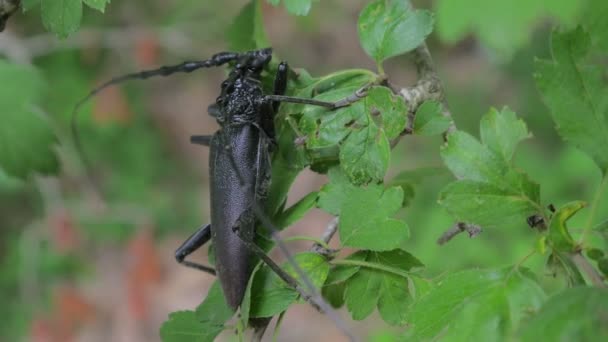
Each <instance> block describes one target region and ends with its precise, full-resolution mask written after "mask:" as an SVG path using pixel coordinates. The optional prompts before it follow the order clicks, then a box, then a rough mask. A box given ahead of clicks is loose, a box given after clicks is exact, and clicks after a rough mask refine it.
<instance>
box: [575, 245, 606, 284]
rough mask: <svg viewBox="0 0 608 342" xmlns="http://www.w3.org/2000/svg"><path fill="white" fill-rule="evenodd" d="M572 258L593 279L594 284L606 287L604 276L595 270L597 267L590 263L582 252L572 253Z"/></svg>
mask: <svg viewBox="0 0 608 342" xmlns="http://www.w3.org/2000/svg"><path fill="white" fill-rule="evenodd" d="M570 259H571V260H572V262H574V264H575V265H576V266H577V267H578V269H579V270H581V271H583V272H584V273H585V274H586V275H587V276H588V277H589V279H590V280H591V282H592V283H593V285H595V286H597V287H602V288H605V287H607V286H606V283H604V278H603V277H602V276H601V275H600V274H599V273H598V272H597V271H596V270H595V268H594V267H593V266H592V265H591V264H590V263H589V261H588V260H587V259H586V258H585V257H584V256H582V255H581V253H580V252H576V253H572V254H570Z"/></svg>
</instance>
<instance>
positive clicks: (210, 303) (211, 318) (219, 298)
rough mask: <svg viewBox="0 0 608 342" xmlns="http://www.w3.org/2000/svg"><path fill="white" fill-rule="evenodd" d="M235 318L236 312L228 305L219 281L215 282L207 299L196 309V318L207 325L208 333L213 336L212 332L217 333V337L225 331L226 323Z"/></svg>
mask: <svg viewBox="0 0 608 342" xmlns="http://www.w3.org/2000/svg"><path fill="white" fill-rule="evenodd" d="M232 316H234V311H233V310H232V309H231V308H230V307H229V306H228V304H227V303H226V299H225V297H224V292H223V291H222V286H221V285H220V282H219V281H217V280H216V281H215V282H213V285H211V288H210V289H209V292H208V293H207V297H205V300H204V301H203V302H202V303H201V304H200V305H199V306H198V307H197V308H196V318H197V320H198V321H199V322H200V323H203V324H205V326H206V330H207V333H208V334H209V335H211V334H213V333H212V332H211V331H210V330H213V331H216V332H217V334H216V335H215V336H217V335H218V334H219V333H220V332H222V330H224V323H226V321H228V320H229V319H230V318H231V317H232Z"/></svg>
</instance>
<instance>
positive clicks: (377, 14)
mask: <svg viewBox="0 0 608 342" xmlns="http://www.w3.org/2000/svg"><path fill="white" fill-rule="evenodd" d="M357 27H358V29H359V40H360V41H361V45H362V46H363V49H364V50H365V52H367V54H368V55H369V56H370V57H372V58H373V59H374V60H375V61H376V63H377V64H378V66H379V69H380V70H382V62H383V61H384V60H386V59H388V58H391V57H394V56H397V55H401V54H404V53H406V52H408V51H411V50H413V49H415V48H416V47H417V46H418V45H420V44H422V43H423V42H424V39H425V38H426V37H427V36H428V35H429V34H430V33H431V31H433V14H432V13H431V12H429V11H425V10H412V9H411V8H410V5H409V4H408V2H406V1H395V0H391V1H385V0H376V1H373V2H371V3H370V4H369V5H367V6H366V7H365V8H364V9H363V10H362V11H361V14H360V16H359V23H358V26H357Z"/></svg>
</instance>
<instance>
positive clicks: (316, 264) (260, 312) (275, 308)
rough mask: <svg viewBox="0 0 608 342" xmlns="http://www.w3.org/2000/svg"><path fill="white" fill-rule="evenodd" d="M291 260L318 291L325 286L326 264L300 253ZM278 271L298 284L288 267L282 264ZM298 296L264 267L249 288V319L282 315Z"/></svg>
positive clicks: (314, 254)
mask: <svg viewBox="0 0 608 342" xmlns="http://www.w3.org/2000/svg"><path fill="white" fill-rule="evenodd" d="M294 259H295V261H296V262H297V263H298V265H299V266H300V268H301V269H302V270H303V271H304V272H306V275H307V276H308V278H309V280H310V281H311V282H312V283H313V285H314V286H315V287H316V288H320V287H321V286H322V285H323V283H325V279H326V278H327V274H328V273H329V264H328V263H327V260H325V258H324V257H323V256H321V255H319V254H317V253H312V252H304V253H300V254H296V255H295V256H294ZM282 268H283V269H284V270H285V271H286V272H287V273H289V274H290V275H291V276H293V277H294V278H296V280H299V278H300V277H299V275H298V274H297V272H295V270H294V269H293V267H292V266H291V265H290V264H289V263H284V264H283V266H282ZM298 295H299V294H298V292H297V291H296V290H294V289H292V288H291V287H289V286H288V285H287V284H285V282H284V281H283V280H282V279H281V278H280V277H279V276H278V275H276V274H275V273H274V272H273V271H272V270H271V269H270V268H269V267H267V266H264V267H262V268H261V269H260V270H259V271H258V272H257V273H256V275H255V277H254V280H253V284H252V287H251V311H250V317H271V316H274V315H276V314H278V313H280V312H283V311H285V310H286V309H287V308H288V307H289V306H290V305H291V304H292V303H293V302H294V301H295V300H296V299H297V298H298Z"/></svg>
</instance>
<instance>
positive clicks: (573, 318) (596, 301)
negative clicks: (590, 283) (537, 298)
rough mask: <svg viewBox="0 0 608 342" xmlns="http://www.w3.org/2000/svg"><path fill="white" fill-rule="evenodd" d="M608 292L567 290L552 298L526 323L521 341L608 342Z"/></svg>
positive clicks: (600, 290)
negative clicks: (607, 321)
mask: <svg viewBox="0 0 608 342" xmlns="http://www.w3.org/2000/svg"><path fill="white" fill-rule="evenodd" d="M606 315H608V290H606V289H600V288H592V287H575V288H571V289H566V290H564V291H561V292H559V293H557V294H556V295H554V296H552V297H551V298H550V299H549V300H548V301H547V302H546V303H545V304H544V305H543V306H542V307H541V308H540V311H539V312H538V313H537V314H536V315H535V316H534V317H532V318H531V319H528V320H526V321H525V322H524V325H523V327H522V329H521V331H520V338H521V341H523V342H527V341H534V342H536V341H605V340H606V339H608V324H606Z"/></svg>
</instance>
